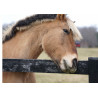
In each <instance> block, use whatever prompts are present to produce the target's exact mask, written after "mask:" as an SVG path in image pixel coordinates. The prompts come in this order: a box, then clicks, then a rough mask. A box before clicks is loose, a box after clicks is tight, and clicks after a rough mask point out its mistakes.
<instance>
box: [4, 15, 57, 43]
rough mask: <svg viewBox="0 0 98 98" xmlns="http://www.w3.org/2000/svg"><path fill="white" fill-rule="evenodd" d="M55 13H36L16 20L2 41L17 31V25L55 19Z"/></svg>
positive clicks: (21, 25)
mask: <svg viewBox="0 0 98 98" xmlns="http://www.w3.org/2000/svg"><path fill="white" fill-rule="evenodd" d="M56 16H57V14H36V15H33V16H30V17H27V18H25V19H23V20H20V21H18V22H17V23H16V24H15V25H14V26H13V27H12V29H11V31H10V35H6V36H5V39H4V40H3V43H4V42H5V41H7V40H10V39H11V38H12V37H14V36H15V35H16V33H17V32H18V30H17V27H24V26H29V25H30V24H31V23H33V22H36V21H41V20H45V19H55V18H56Z"/></svg>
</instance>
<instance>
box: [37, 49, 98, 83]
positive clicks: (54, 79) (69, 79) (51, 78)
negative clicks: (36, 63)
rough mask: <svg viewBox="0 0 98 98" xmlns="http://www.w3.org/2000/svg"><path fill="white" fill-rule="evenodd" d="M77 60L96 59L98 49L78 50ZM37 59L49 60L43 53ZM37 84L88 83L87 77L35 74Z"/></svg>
mask: <svg viewBox="0 0 98 98" xmlns="http://www.w3.org/2000/svg"><path fill="white" fill-rule="evenodd" d="M77 50H78V56H79V60H88V57H98V48H78V49H77ZM38 59H50V58H49V57H48V56H47V55H46V54H45V53H44V52H43V53H42V54H41V55H40V56H39V58H38ZM35 75H36V82H37V83H88V75H70V74H52V73H51V74H48V73H35Z"/></svg>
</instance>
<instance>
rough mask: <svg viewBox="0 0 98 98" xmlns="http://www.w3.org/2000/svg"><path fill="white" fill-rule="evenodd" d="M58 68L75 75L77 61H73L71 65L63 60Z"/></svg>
mask: <svg viewBox="0 0 98 98" xmlns="http://www.w3.org/2000/svg"><path fill="white" fill-rule="evenodd" d="M60 68H61V70H62V71H63V72H65V73H75V72H76V70H77V59H76V58H75V59H73V60H72V61H71V63H69V62H68V61H67V60H65V59H63V63H61V64H60Z"/></svg>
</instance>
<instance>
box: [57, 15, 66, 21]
mask: <svg viewBox="0 0 98 98" xmlns="http://www.w3.org/2000/svg"><path fill="white" fill-rule="evenodd" d="M57 19H58V20H62V21H63V20H66V15H65V14H57Z"/></svg>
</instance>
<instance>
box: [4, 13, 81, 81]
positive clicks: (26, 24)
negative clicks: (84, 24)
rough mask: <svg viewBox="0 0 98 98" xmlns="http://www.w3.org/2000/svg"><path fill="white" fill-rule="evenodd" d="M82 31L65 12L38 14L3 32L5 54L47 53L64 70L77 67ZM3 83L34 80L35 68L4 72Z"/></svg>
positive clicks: (32, 56) (20, 56)
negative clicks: (78, 44)
mask: <svg viewBox="0 0 98 98" xmlns="http://www.w3.org/2000/svg"><path fill="white" fill-rule="evenodd" d="M81 39H82V35H81V33H80V32H79V30H78V29H77V27H76V26H75V24H74V22H73V21H72V20H70V19H69V18H68V17H67V15H66V14H35V15H32V16H29V17H27V18H25V19H22V20H19V21H18V22H16V23H15V24H14V25H13V26H11V27H9V29H8V30H6V31H5V32H4V33H3V58H6V59H13V58H14V59H37V58H38V56H39V55H40V54H41V53H42V51H45V52H46V54H47V55H48V56H49V57H50V58H51V59H52V60H53V61H54V62H55V63H56V64H57V66H59V68H60V69H61V70H62V71H63V72H65V73H74V72H76V70H77V61H78V54H77V49H76V45H75V40H81ZM2 82H3V83H35V82H36V80H35V75H34V73H33V72H3V80H2Z"/></svg>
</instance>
